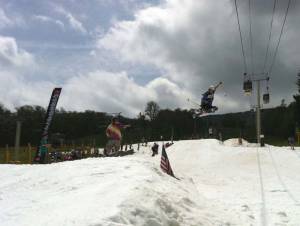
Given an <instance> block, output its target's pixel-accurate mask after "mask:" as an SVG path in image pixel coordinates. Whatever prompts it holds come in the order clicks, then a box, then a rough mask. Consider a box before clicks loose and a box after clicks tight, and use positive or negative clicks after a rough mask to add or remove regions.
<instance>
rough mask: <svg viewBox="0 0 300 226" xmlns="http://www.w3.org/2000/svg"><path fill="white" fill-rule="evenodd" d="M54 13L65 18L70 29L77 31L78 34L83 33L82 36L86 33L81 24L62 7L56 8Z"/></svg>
mask: <svg viewBox="0 0 300 226" xmlns="http://www.w3.org/2000/svg"><path fill="white" fill-rule="evenodd" d="M56 11H57V12H59V13H61V14H62V15H64V16H65V17H66V19H67V20H68V22H69V25H70V26H71V28H72V29H74V30H75V31H78V32H80V33H83V34H86V33H87V30H86V29H85V27H84V26H83V24H82V23H81V22H80V21H79V20H78V19H76V18H75V16H74V15H72V14H71V13H70V12H68V11H67V10H65V9H64V8H62V7H56Z"/></svg>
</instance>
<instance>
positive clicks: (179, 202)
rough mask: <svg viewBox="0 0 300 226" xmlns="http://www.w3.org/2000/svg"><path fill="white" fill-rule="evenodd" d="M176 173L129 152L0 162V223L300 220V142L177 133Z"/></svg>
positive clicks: (171, 151) (189, 225)
mask: <svg viewBox="0 0 300 226" xmlns="http://www.w3.org/2000/svg"><path fill="white" fill-rule="evenodd" d="M167 153H168V155H169V159H170V161H171V164H172V168H173V171H174V173H175V175H176V176H177V177H179V178H180V180H176V179H174V178H172V177H170V176H168V175H166V174H164V173H162V171H161V170H160V168H159V163H160V156H156V157H151V156H150V148H149V147H143V148H142V149H141V150H140V152H139V153H136V154H135V155H132V156H126V157H117V158H91V159H85V160H79V161H72V162H64V163H57V164H51V165H0V225H1V226H19V225H21V226H29V225H30V226H32V225H43V226H44V225H45V226H52V225H53V226H58V225H63V226H69V225H70V226H77V225H78V226H79V225H80V226H85V225H86V226H102V225H103V226H106V225H107V226H108V225H112V226H113V225H149V226H159V225H163V226H165V225H166V226H168V225H170V226H177V225H182V226H193V225H194V226H198V225H205V226H206V225H218V226H219V225H300V150H299V149H298V150H297V151H291V150H289V149H288V148H285V147H283V148H278V147H272V146H268V147H266V148H255V147H232V146H230V142H227V145H223V144H220V143H219V142H218V141H216V140H193V141H179V142H176V143H175V144H174V145H172V146H171V147H169V148H168V149H167Z"/></svg>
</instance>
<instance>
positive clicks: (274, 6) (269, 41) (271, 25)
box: [263, 0, 277, 73]
mask: <svg viewBox="0 0 300 226" xmlns="http://www.w3.org/2000/svg"><path fill="white" fill-rule="evenodd" d="M276 5H277V0H274V4H273V12H272V19H271V23H270V32H269V40H268V43H267V50H266V55H265V60H264V66H263V73H265V69H266V63H267V59H268V56H269V49H270V43H271V37H272V30H273V21H274V14H275V10H276Z"/></svg>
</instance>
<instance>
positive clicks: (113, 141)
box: [104, 117, 130, 155]
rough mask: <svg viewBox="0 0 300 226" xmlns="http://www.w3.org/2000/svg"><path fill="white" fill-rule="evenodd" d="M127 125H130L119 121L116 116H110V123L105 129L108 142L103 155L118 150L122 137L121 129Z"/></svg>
mask: <svg viewBox="0 0 300 226" xmlns="http://www.w3.org/2000/svg"><path fill="white" fill-rule="evenodd" d="M127 127H130V125H123V124H122V123H120V122H119V120H118V118H117V117H113V118H112V120H111V123H110V124H109V126H108V127H107V129H106V136H107V138H108V142H107V144H106V147H105V149H104V155H110V154H112V153H113V152H117V151H119V149H120V145H121V139H122V133H121V129H125V128H127Z"/></svg>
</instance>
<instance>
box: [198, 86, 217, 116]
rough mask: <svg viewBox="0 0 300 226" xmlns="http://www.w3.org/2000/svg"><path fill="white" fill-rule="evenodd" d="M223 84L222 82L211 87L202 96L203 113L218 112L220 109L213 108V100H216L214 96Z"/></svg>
mask: <svg viewBox="0 0 300 226" xmlns="http://www.w3.org/2000/svg"><path fill="white" fill-rule="evenodd" d="M221 84H222V82H219V84H217V85H216V86H210V87H209V89H208V91H206V92H205V93H203V94H202V99H201V110H202V113H203V112H207V113H210V112H215V111H216V110H218V107H216V106H212V103H213V100H214V94H215V92H216V90H217V88H218V87H219V86H220V85H221Z"/></svg>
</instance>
